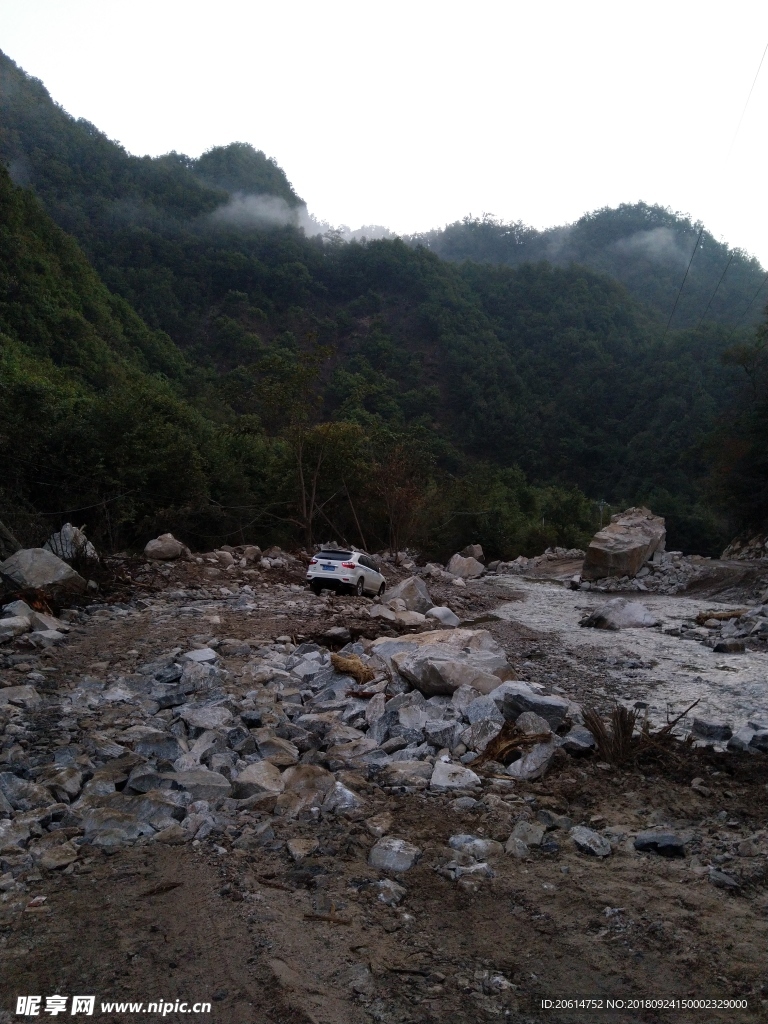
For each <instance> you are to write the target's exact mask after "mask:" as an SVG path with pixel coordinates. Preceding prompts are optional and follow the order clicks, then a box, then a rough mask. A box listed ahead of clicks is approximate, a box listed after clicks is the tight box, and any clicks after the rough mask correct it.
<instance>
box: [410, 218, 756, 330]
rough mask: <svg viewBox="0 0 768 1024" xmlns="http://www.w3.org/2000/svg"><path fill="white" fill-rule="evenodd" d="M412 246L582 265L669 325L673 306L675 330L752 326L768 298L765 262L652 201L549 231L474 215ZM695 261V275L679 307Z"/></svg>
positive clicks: (466, 255)
mask: <svg viewBox="0 0 768 1024" xmlns="http://www.w3.org/2000/svg"><path fill="white" fill-rule="evenodd" d="M700 232H702V233H701V237H700V238H699V233H700ZM409 241H410V242H411V244H414V245H424V246H426V247H427V248H428V249H430V250H431V251H432V252H434V253H437V255H438V256H441V257H442V258H443V259H447V260H453V261H457V262H462V261H464V260H471V261H472V262H475V263H494V264H505V265H506V266H511V267H516V266H519V265H520V264H521V263H531V262H537V261H540V260H546V261H547V262H549V263H552V264H554V265H556V266H568V265H569V264H571V263H578V264H581V265H582V266H585V267H589V268H590V269H591V270H596V271H599V272H600V273H604V274H608V275H610V276H611V277H613V278H615V279H616V280H617V281H620V282H621V283H622V284H623V285H624V286H625V287H626V288H627V290H628V291H629V293H630V294H631V295H632V296H633V297H634V298H635V299H637V300H638V301H639V302H642V303H644V304H645V305H647V306H649V307H650V308H651V309H653V310H655V311H656V312H657V313H658V314H659V316H660V317H662V318H663V320H664V322H665V323H666V322H667V319H668V317H669V316H670V314H671V313H672V310H673V308H674V309H675V312H674V317H673V319H672V323H671V326H672V327H673V328H683V327H696V326H698V324H699V323H700V321H702V320H704V321H707V322H710V321H711V322H713V323H718V324H723V325H726V326H728V327H734V326H750V325H753V324H756V323H757V322H758V321H759V320H760V318H761V315H762V308H763V306H764V305H765V303H766V301H767V300H768V284H766V285H764V290H763V293H762V300H761V301H757V300H758V299H759V298H760V294H759V289H760V286H761V284H763V283H764V282H765V270H764V269H763V268H762V266H761V265H760V263H759V261H758V260H756V259H755V258H754V257H752V256H750V255H749V254H748V253H746V252H744V251H743V250H741V249H732V248H731V247H730V246H728V245H727V244H726V243H724V242H721V241H718V240H717V239H716V238H715V237H714V236H713V235H712V234H710V232H709V231H706V230H704V231H702V225H701V224H700V223H693V222H692V221H691V219H690V218H689V217H687V216H685V215H682V214H679V213H673V212H672V211H671V210H669V209H666V208H664V207H661V206H651V205H648V204H647V203H634V204H627V203H623V204H622V205H621V206H619V207H617V208H616V209H609V208H607V207H606V208H604V209H602V210H595V211H594V212H593V213H587V214H585V215H584V216H583V217H581V218H580V219H579V220H577V221H576V223H575V224H569V225H566V226H563V227H554V228H548V229H547V230H545V231H537V230H536V229H535V228H531V227H528V226H527V225H525V224H523V223H522V222H517V223H513V224H506V223H504V222H503V221H501V220H498V219H496V218H494V217H492V216H488V215H486V216H484V217H481V218H472V217H467V218H465V219H464V220H462V221H457V222H456V223H454V224H449V225H447V226H446V227H445V228H440V229H436V230H434V231H427V232H424V233H423V234H418V235H413V236H411V237H410V239H409ZM694 249H695V256H694V258H693V260H692V261H691V256H692V254H693V253H694ZM689 261H690V272H689V274H688V277H687V279H686V282H685V288H684V289H683V292H682V294H681V295H680V300H679V302H678V304H677V307H676V308H675V299H676V296H677V293H678V289H679V286H680V282H681V281H682V278H683V276H684V274H685V271H686V267H687V266H688V263H689ZM756 293H757V294H756Z"/></svg>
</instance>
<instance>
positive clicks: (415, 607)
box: [386, 576, 434, 615]
mask: <svg viewBox="0 0 768 1024" xmlns="http://www.w3.org/2000/svg"><path fill="white" fill-rule="evenodd" d="M397 599H400V600H401V601H403V602H405V608H406V610H407V611H409V612H421V614H422V615H424V614H425V613H426V612H428V611H429V610H430V608H432V607H433V606H434V601H433V600H432V598H431V597H430V594H429V590H427V585H426V583H425V582H424V580H422V579H419V577H418V576H409V577H408V579H405V580H403V581H402V583H398V584H397V586H394V587H392V589H391V590H388V591H387V596H386V600H387V603H389V602H390V601H394V600H397Z"/></svg>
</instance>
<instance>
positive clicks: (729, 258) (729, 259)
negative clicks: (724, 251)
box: [696, 252, 736, 331]
mask: <svg viewBox="0 0 768 1024" xmlns="http://www.w3.org/2000/svg"><path fill="white" fill-rule="evenodd" d="M735 255H736V254H735V253H733V252H732V253H731V255H730V256H729V257H728V262H727V263H726V264H725V270H724V271H723V272H722V274H721V275H720V280H719V281H718V282H717V285H716V287H715V290H714V291H713V292H712V295H711V296H710V299H709V302H708V303H707V308H706V309H705V310H704V312H703V313H702V314H701V316H700V317H699V322H698V323H697V324H696V330H697V331H698V329H699V328H700V327H701V325H702V322H703V320H704V317H705V316H706V315H707V313H708V312H709V307H710V306H711V305H712V303H713V301H714V298H715V296H716V295H717V290H718V288H719V287H720V285H721V284H722V283H723V278H724V277H725V275H726V274H727V273H728V267H730V265H731V263H732V262H733V257H734V256H735Z"/></svg>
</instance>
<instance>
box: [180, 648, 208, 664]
mask: <svg viewBox="0 0 768 1024" xmlns="http://www.w3.org/2000/svg"><path fill="white" fill-rule="evenodd" d="M217 658H218V654H217V653H216V651H214V650H213V649H212V648H211V647H200V648H195V650H192V651H187V652H186V654H182V655H181V656H180V658H179V661H191V662H194V663H195V664H196V665H210V664H213V662H214V661H216V659H217Z"/></svg>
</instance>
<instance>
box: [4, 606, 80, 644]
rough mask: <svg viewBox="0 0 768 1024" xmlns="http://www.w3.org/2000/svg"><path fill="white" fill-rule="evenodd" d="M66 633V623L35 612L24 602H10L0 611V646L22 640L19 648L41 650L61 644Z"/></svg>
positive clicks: (67, 627) (67, 626)
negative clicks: (10, 641)
mask: <svg viewBox="0 0 768 1024" xmlns="http://www.w3.org/2000/svg"><path fill="white" fill-rule="evenodd" d="M68 632H69V625H68V624H67V623H65V622H62V621H61V620H60V619H57V618H55V616H53V615H48V614H46V613H45V612H38V611H35V609H34V608H30V606H29V605H28V604H27V603H26V602H25V601H11V602H10V604H7V605H5V606H4V607H3V608H2V609H0V644H3V643H7V642H8V641H9V640H15V639H19V638H23V639H21V640H20V644H21V646H24V647H37V648H41V649H42V648H46V647H53V646H54V645H55V644H60V643H62V642H63V641H64V640H65V639H66V635H67V633H68Z"/></svg>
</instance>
